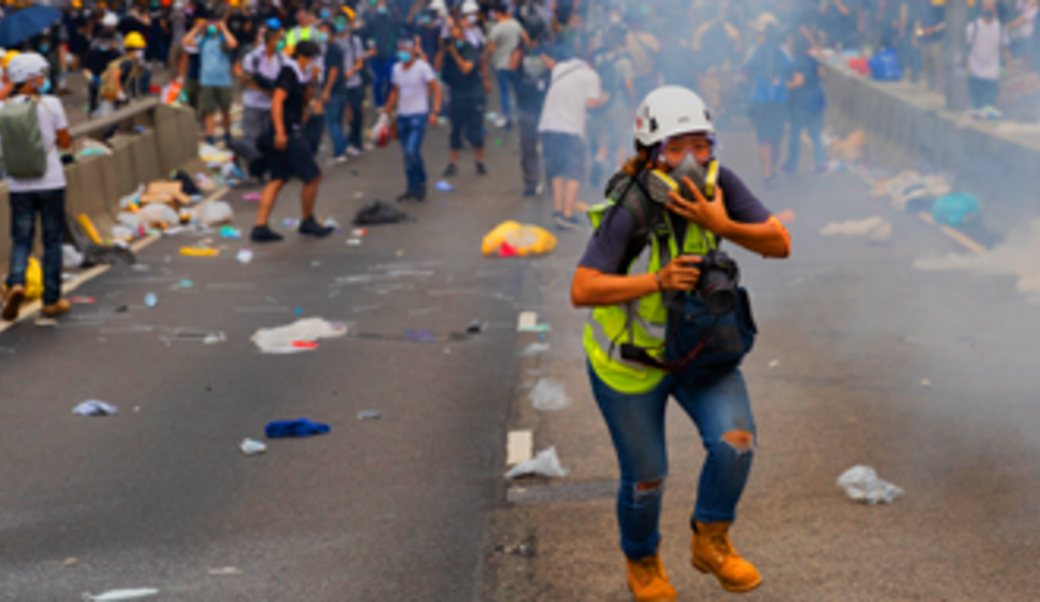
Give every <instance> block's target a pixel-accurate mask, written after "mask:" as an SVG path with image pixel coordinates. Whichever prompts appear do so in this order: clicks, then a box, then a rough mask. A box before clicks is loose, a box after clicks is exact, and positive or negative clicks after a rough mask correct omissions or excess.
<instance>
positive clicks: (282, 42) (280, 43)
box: [275, 40, 285, 52]
mask: <svg viewBox="0 0 1040 602" xmlns="http://www.w3.org/2000/svg"><path fill="white" fill-rule="evenodd" d="M275 48H277V49H278V52H281V51H283V50H285V40H278V45H277V46H275Z"/></svg>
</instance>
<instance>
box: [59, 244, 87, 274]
mask: <svg viewBox="0 0 1040 602" xmlns="http://www.w3.org/2000/svg"><path fill="white" fill-rule="evenodd" d="M81 265H83V253H80V252H79V250H78V249H76V246H75V245H72V244H69V243H65V244H63V245H61V267H63V268H78V267H80V266H81Z"/></svg>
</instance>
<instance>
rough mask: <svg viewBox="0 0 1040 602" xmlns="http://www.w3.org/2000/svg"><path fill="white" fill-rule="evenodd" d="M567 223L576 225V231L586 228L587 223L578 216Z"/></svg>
mask: <svg viewBox="0 0 1040 602" xmlns="http://www.w3.org/2000/svg"><path fill="white" fill-rule="evenodd" d="M567 221H569V222H570V223H571V224H573V225H574V229H575V230H580V229H581V228H582V227H584V226H585V222H584V221H583V220H582V219H581V218H579V217H578V216H577V215H572V216H571V217H570V219H569V220H567Z"/></svg>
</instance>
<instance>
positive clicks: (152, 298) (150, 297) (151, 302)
mask: <svg viewBox="0 0 1040 602" xmlns="http://www.w3.org/2000/svg"><path fill="white" fill-rule="evenodd" d="M158 304H159V297H158V296H156V294H155V293H148V294H147V295H145V296H144V306H145V307H155V306H156V305H158Z"/></svg>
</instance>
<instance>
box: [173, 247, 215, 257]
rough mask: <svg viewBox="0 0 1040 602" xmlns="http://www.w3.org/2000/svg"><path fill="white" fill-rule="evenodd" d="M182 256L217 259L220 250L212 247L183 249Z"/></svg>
mask: <svg viewBox="0 0 1040 602" xmlns="http://www.w3.org/2000/svg"><path fill="white" fill-rule="evenodd" d="M181 255H184V256H185V257H217V256H218V255H220V249H213V248H210V247H181Z"/></svg>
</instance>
